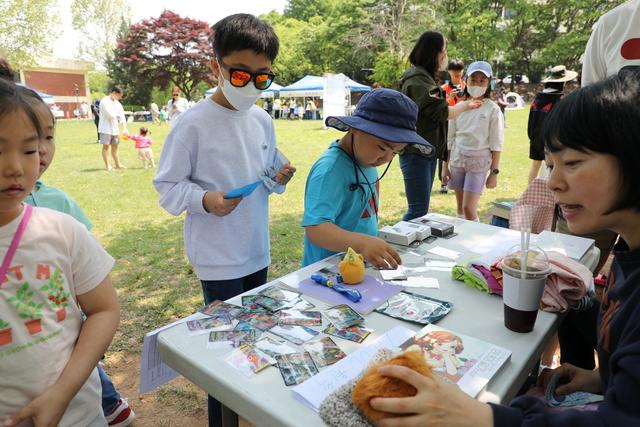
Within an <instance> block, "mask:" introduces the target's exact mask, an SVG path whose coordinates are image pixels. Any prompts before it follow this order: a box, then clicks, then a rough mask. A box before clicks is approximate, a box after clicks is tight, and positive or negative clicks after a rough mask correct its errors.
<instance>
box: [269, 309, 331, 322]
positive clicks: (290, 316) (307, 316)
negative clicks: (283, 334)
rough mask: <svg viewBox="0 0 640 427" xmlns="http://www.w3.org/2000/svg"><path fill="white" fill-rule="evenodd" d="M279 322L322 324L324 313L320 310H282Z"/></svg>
mask: <svg viewBox="0 0 640 427" xmlns="http://www.w3.org/2000/svg"><path fill="white" fill-rule="evenodd" d="M278 324H280V325H299V326H322V314H320V312H319V311H307V310H305V311H300V310H281V311H280V317H279V318H278Z"/></svg>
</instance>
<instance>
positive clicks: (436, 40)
mask: <svg viewBox="0 0 640 427" xmlns="http://www.w3.org/2000/svg"><path fill="white" fill-rule="evenodd" d="M409 62H411V65H412V67H411V68H410V69H409V70H407V72H405V73H404V75H403V76H402V78H401V79H400V90H401V92H402V93H404V94H405V95H407V96H408V97H409V98H411V99H412V100H413V101H414V102H415V103H416V104H417V106H418V123H417V132H418V135H420V136H421V137H423V138H424V139H426V140H427V141H429V142H430V143H431V144H432V145H433V146H434V147H435V152H434V151H433V150H432V149H429V148H425V147H407V148H406V149H405V150H404V152H403V154H402V155H401V156H400V169H401V170H402V175H403V177H404V188H405V193H406V195H407V203H408V210H407V213H405V214H404V216H403V219H404V220H405V221H408V220H410V219H413V218H418V217H421V216H423V215H425V214H426V213H427V211H428V210H429V198H430V196H431V187H432V186H433V179H434V177H435V172H436V166H437V160H438V159H441V160H446V158H447V120H448V119H453V118H455V117H457V116H458V115H460V114H461V113H462V112H464V111H467V110H470V109H472V108H478V107H480V106H481V105H482V101H481V100H480V101H479V100H471V101H464V102H460V103H458V104H457V105H456V106H454V107H449V104H448V103H447V101H446V99H445V98H444V94H443V91H442V88H441V87H440V85H439V84H438V83H437V75H438V73H439V72H441V71H444V70H446V69H447V65H448V62H449V58H448V56H447V40H446V38H445V37H444V36H443V35H442V34H440V33H438V32H435V31H427V32H425V33H423V34H422V35H421V36H420V38H419V39H418V41H417V43H416V45H415V46H414V48H413V50H412V51H411V54H410V55H409Z"/></svg>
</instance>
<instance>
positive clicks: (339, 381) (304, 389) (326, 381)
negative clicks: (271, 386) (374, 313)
mask: <svg viewBox="0 0 640 427" xmlns="http://www.w3.org/2000/svg"><path fill="white" fill-rule="evenodd" d="M414 334H415V332H413V331H412V330H410V329H408V328H405V327H404V326H396V327H395V328H393V329H391V330H389V331H387V333H385V334H384V335H382V336H381V337H380V338H378V339H377V340H375V341H374V342H372V343H371V344H370V345H367V346H365V347H362V348H360V349H359V350H357V351H354V352H353V353H351V354H349V355H348V356H347V357H345V358H344V359H342V360H340V361H339V362H337V363H335V364H333V365H331V366H329V367H327V368H325V369H324V370H323V371H322V372H320V373H319V374H317V375H314V376H313V377H311V378H309V379H308V380H306V381H305V382H303V383H302V384H300V385H298V386H296V387H294V388H292V389H291V392H292V393H293V395H294V397H295V398H296V399H299V400H300V401H302V403H304V404H305V405H307V406H309V407H310V408H311V409H313V410H314V411H316V412H318V410H319V408H320V404H321V403H322V401H323V400H324V399H325V398H326V397H327V396H328V395H329V394H331V393H333V392H334V391H335V390H337V389H338V387H340V386H342V385H343V384H345V383H346V382H347V381H349V380H351V379H353V378H355V377H356V376H358V375H359V374H360V372H362V370H363V369H365V368H366V367H367V365H368V363H369V361H370V360H371V358H372V357H373V355H374V354H375V353H376V352H377V351H378V350H380V349H382V348H388V349H391V350H393V349H395V348H397V347H398V346H400V344H402V343H403V342H405V341H406V340H407V339H409V338H411V337H412V336H413V335H414Z"/></svg>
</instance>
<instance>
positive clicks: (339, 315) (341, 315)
mask: <svg viewBox="0 0 640 427" xmlns="http://www.w3.org/2000/svg"><path fill="white" fill-rule="evenodd" d="M324 315H325V316H326V317H327V319H329V321H330V322H331V323H333V325H334V326H335V327H336V328H337V329H345V328H348V327H350V326H355V325H358V324H360V323H362V322H364V317H362V316H360V315H359V314H358V312H357V311H355V310H354V309H352V308H351V307H349V306H348V305H346V304H339V305H334V306H333V307H331V308H328V309H326V310H325V311H324Z"/></svg>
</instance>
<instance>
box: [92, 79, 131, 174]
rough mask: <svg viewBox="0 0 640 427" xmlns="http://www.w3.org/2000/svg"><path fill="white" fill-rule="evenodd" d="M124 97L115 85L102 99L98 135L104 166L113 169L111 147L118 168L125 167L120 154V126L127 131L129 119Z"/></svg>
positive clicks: (109, 169) (108, 169)
mask: <svg viewBox="0 0 640 427" xmlns="http://www.w3.org/2000/svg"><path fill="white" fill-rule="evenodd" d="M121 99H122V89H121V88H120V87H119V86H113V87H112V88H111V90H110V91H109V95H107V96H105V97H104V98H102V99H101V100H100V122H99V123H98V135H100V144H102V160H103V161H104V168H105V169H106V170H107V172H108V171H111V170H112V169H113V168H112V167H111V164H109V147H111V157H112V158H113V161H114V163H115V166H116V169H125V166H124V165H123V164H122V163H120V157H119V155H118V144H120V127H121V126H122V128H123V129H124V130H125V131H127V120H126V118H125V116H124V109H123V108H122V104H120V100H121Z"/></svg>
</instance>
